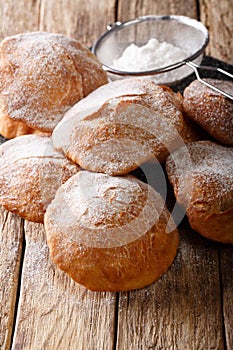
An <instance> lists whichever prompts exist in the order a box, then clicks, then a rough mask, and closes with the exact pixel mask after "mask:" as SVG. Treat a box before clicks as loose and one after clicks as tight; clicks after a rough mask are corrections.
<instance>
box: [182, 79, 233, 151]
mask: <svg viewBox="0 0 233 350" xmlns="http://www.w3.org/2000/svg"><path fill="white" fill-rule="evenodd" d="M205 80H206V81H207V82H208V83H210V84H212V85H214V86H216V87H217V88H220V89H222V90H224V91H226V92H228V93H229V94H232V95H233V82H232V81H222V80H216V79H205ZM183 104H184V111H185V113H186V115H187V116H188V117H189V118H191V119H192V120H194V121H195V122H197V123H198V124H199V125H200V126H201V127H202V128H203V129H204V130H206V131H207V132H208V133H209V134H210V135H212V136H213V137H214V138H215V139H217V140H218V141H221V142H222V143H224V144H227V145H231V146H233V101H232V100H230V99H228V98H226V97H224V96H223V95H221V94H220V93H218V92H216V91H214V90H213V89H211V88H209V87H207V86H206V85H204V84H202V83H201V82H199V81H198V80H194V81H193V82H192V83H191V84H190V85H189V86H188V87H186V88H185V90H184V101H183Z"/></svg>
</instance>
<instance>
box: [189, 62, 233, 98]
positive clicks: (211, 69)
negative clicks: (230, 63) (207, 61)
mask: <svg viewBox="0 0 233 350" xmlns="http://www.w3.org/2000/svg"><path fill="white" fill-rule="evenodd" d="M185 64H186V65H187V66H189V67H191V68H192V69H193V70H194V72H195V74H196V77H197V79H198V80H199V81H200V82H201V83H202V84H205V85H206V86H208V87H210V88H211V89H213V90H215V91H217V92H219V93H220V94H222V95H223V96H225V97H228V98H230V99H231V100H233V95H231V94H229V93H228V92H226V91H223V90H222V89H219V88H217V87H216V86H214V85H212V84H210V83H208V82H207V81H205V80H203V79H202V78H201V77H200V75H199V72H198V70H199V69H203V70H209V71H215V72H220V73H222V74H223V75H226V76H228V77H230V78H232V79H233V75H232V74H230V73H229V72H226V71H225V70H223V69H221V68H218V67H210V66H200V65H198V64H196V63H194V62H191V61H185Z"/></svg>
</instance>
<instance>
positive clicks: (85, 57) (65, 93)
mask: <svg viewBox="0 0 233 350" xmlns="http://www.w3.org/2000/svg"><path fill="white" fill-rule="evenodd" d="M0 51H1V53H2V54H1V60H0V69H1V79H0V101H1V109H0V113H1V114H2V115H7V116H9V117H10V118H12V119H15V120H20V121H24V122H25V123H26V124H27V125H28V126H30V127H32V128H35V129H39V130H42V131H45V132H51V131H52V130H53V129H54V127H55V125H56V124H57V123H58V122H59V120H61V118H62V117H63V115H64V113H65V112H66V110H67V109H68V108H69V107H71V106H72V105H73V104H74V103H75V102H76V101H78V100H80V99H81V98H83V97H84V96H86V95H87V94H88V93H89V92H90V91H92V90H93V89H95V88H97V87H98V86H100V85H102V84H105V83H106V82H107V77H106V74H105V72H103V70H102V67H101V65H100V64H99V63H98V62H97V61H96V59H95V57H94V55H92V54H91V53H90V52H89V50H88V49H87V48H84V47H83V46H81V45H80V44H79V43H78V42H77V41H75V40H73V39H70V38H67V37H65V36H63V35H61V34H50V33H44V32H35V33H27V34H19V35H16V36H14V37H9V38H6V39H5V40H3V41H2V43H1V45H0ZM86 66H87V67H86ZM85 67H86V68H85ZM87 73H88V77H86V74H87ZM88 83H89V87H87V85H88Z"/></svg>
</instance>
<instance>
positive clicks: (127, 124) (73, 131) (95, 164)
mask: <svg viewBox="0 0 233 350" xmlns="http://www.w3.org/2000/svg"><path fill="white" fill-rule="evenodd" d="M182 128H183V115H182V112H181V110H180V97H179V96H178V95H177V94H175V93H174V92H173V91H172V90H171V89H169V88H168V87H161V86H158V85H156V84H154V83H153V82H151V81H149V80H148V79H143V78H129V79H124V80H118V81H114V82H111V83H109V84H106V85H104V86H101V87H100V88H98V89H97V90H95V91H93V92H92V93H91V94H89V95H88V96H87V97H86V98H84V99H83V100H81V101H79V102H78V103H77V104H75V105H74V106H73V107H72V108H71V109H70V110H69V111H68V112H67V113H66V115H65V116H64V118H63V120H62V121H61V122H60V123H59V124H58V125H57V126H56V128H55V129H54V131H53V135H52V138H53V143H54V147H55V148H57V149H59V150H63V152H64V153H65V154H66V156H68V157H69V158H70V159H72V160H73V162H75V163H77V164H79V165H80V166H82V167H83V168H84V169H86V170H89V171H95V172H104V173H106V174H109V175H122V174H127V173H129V172H130V171H132V170H134V169H136V168H137V167H138V166H140V165H141V164H142V163H143V162H145V161H148V160H150V159H153V158H156V159H157V160H159V161H160V162H163V161H165V159H166V157H167V155H168V154H169V152H171V151H172V150H173V149H174V148H177V147H178V146H179V145H180V142H182V143H183V140H182V138H181V136H180V133H181V130H182Z"/></svg>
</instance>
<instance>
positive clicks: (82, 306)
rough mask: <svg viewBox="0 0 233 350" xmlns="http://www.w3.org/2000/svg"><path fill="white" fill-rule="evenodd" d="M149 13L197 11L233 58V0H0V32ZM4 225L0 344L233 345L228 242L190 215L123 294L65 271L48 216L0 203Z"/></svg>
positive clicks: (89, 34) (89, 29)
mask: <svg viewBox="0 0 233 350" xmlns="http://www.w3.org/2000/svg"><path fill="white" fill-rule="evenodd" d="M147 14H155V15H164V14H178V15H186V16H190V17H193V18H200V19H201V20H202V21H203V23H204V24H205V25H206V26H207V27H208V29H209V31H210V43H209V46H208V49H207V53H208V54H210V55H212V56H214V57H216V58H219V59H221V60H224V61H226V62H228V63H233V55H232V52H233V46H232V45H233V41H232V32H233V27H232V26H233V6H232V0H223V1H217V0H200V1H196V0H181V1H180V0H165V1H154V0H147V1H146V0H132V1H124V0H118V1H115V0H98V1H93V0H69V1H67V0H50V1H46V0H0V16H1V22H0V39H2V38H4V37H6V36H9V35H13V34H17V33H21V32H26V31H35V30H46V31H52V32H61V33H64V34H66V35H69V36H73V37H75V38H77V39H79V40H80V41H81V42H82V43H83V44H85V45H87V46H91V45H92V44H93V42H94V41H95V40H96V39H97V38H98V37H99V35H100V34H102V33H103V32H104V31H105V30H106V25H107V24H109V23H112V22H114V21H116V20H119V21H125V20H129V19H132V18H134V17H137V16H141V15H147ZM0 225H1V236H0V239H1V245H0V276H1V286H0V298H1V299H0V300H1V304H0V348H1V350H8V349H10V343H11V338H12V334H13V345H12V349H13V350H34V349H35V350H36V349H38V348H39V349H46V350H50V349H51V350H54V349H56V350H57V349H58V350H60V349H61V350H64V349H69V350H70V349H71V350H73V349H74V350H82V349H83V350H89V349H90V350H95V349H96V350H102V349H103V350H109V349H115V348H117V349H118V350H139V349H140V350H141V349H143V350H144V349H146V350H147V349H156V350H157V349H166V350H167V349H172V350H187V349H188V350H189V349H192V350H207V349H214V350H215V349H216V350H222V349H226V350H231V349H232V348H233V332H232V324H233V298H232V290H233V273H232V272H233V252H232V247H227V246H221V245H217V244H215V243H212V242H210V241H207V240H206V239H204V238H202V237H200V236H199V235H197V234H196V233H194V232H193V231H191V230H190V228H189V227H188V225H187V222H183V223H182V224H181V242H180V248H179V252H178V255H177V257H176V259H175V261H174V264H173V265H172V266H171V268H170V269H169V270H168V272H167V273H166V274H165V275H163V276H162V277H161V279H160V280H159V281H157V282H156V283H154V284H153V285H151V286H149V287H147V288H145V289H142V290H137V291H132V292H129V293H120V294H115V293H112V294H111V293H93V292H90V291H87V290H86V289H85V288H83V287H81V286H79V285H78V284H75V283H74V282H73V281H72V280H71V279H70V278H69V277H68V276H66V275H65V274H64V273H63V272H61V271H59V270H58V269H57V268H56V267H55V266H54V265H53V264H52V263H51V261H50V259H49V252H48V248H47V245H46V240H45V232H44V228H43V226H42V225H38V224H33V223H28V222H26V223H25V227H24V226H23V225H24V221H23V220H21V219H20V218H17V217H16V216H15V215H13V214H10V213H7V212H6V211H5V210H3V209H2V208H0ZM24 232H25V236H26V250H25V253H24V255H23V254H22V247H23V236H24ZM22 257H23V259H24V260H23V269H22V279H21V280H20V278H21V275H20V267H21V258H22ZM20 283H21V288H20V295H19V303H18V305H15V303H16V302H17V289H18V287H19V285H20ZM15 312H17V319H16V324H15V328H14V329H12V327H14V317H15Z"/></svg>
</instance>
